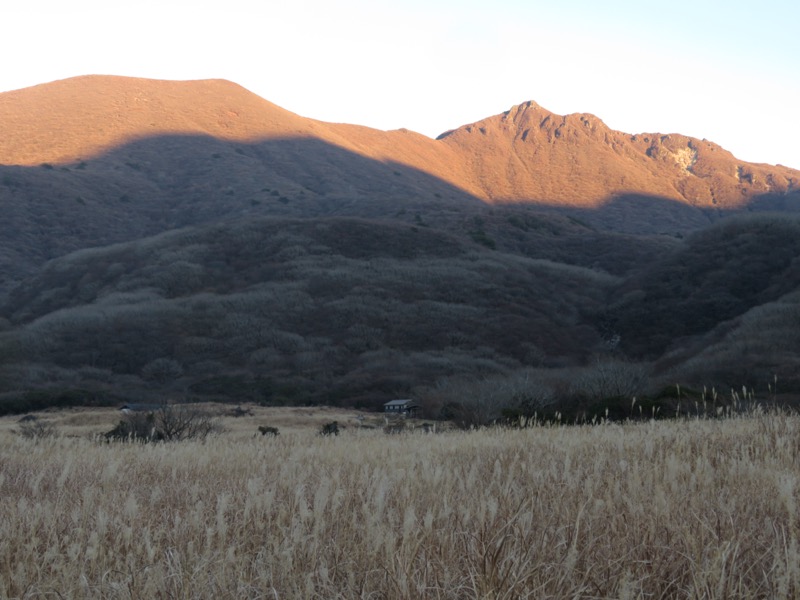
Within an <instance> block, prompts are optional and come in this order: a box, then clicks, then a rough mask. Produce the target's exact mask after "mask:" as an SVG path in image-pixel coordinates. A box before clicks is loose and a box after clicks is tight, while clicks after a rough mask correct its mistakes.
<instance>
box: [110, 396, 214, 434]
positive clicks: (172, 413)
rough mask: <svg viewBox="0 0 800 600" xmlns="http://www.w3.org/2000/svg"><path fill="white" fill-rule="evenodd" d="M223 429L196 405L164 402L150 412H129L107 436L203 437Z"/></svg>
mask: <svg viewBox="0 0 800 600" xmlns="http://www.w3.org/2000/svg"><path fill="white" fill-rule="evenodd" d="M220 430H221V426H220V424H219V422H218V421H217V420H216V419H215V418H213V417H212V416H211V414H209V413H208V412H206V411H204V410H201V409H199V408H197V407H196V406H191V405H188V404H164V405H162V406H160V407H159V408H157V409H155V410H153V411H150V412H135V413H131V414H129V415H125V417H123V418H122V419H121V420H120V422H119V423H118V424H117V426H116V427H114V429H112V430H111V431H109V432H108V433H106V436H105V437H106V439H107V440H112V441H113V440H117V441H119V440H136V441H143V442H158V441H164V442H179V441H182V440H189V439H200V440H203V439H205V438H207V437H208V436H209V435H211V434H212V433H218V432H219V431H220Z"/></svg>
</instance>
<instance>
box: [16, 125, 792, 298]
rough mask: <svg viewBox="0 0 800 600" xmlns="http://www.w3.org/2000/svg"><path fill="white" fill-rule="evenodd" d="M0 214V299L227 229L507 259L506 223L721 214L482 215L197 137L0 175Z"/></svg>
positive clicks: (676, 224)
mask: <svg viewBox="0 0 800 600" xmlns="http://www.w3.org/2000/svg"><path fill="white" fill-rule="evenodd" d="M790 196H791V197H782V198H777V197H773V196H770V197H768V198H765V199H764V201H763V203H760V202H759V199H754V202H753V206H754V207H756V208H758V207H760V206H761V205H762V204H763V206H765V207H770V208H774V207H776V206H781V207H783V209H786V210H788V209H790V208H794V209H796V206H797V205H800V202H797V201H796V198H795V196H798V194H792V195H790ZM0 205H2V206H3V209H4V214H3V216H4V218H3V219H2V220H0V295H2V294H3V293H4V292H7V291H8V289H10V287H11V286H12V285H13V284H14V282H16V281H19V280H20V279H21V278H22V277H24V276H25V275H27V274H30V273H32V272H33V270H34V269H35V268H36V267H37V266H38V265H41V264H42V263H44V262H45V261H46V260H48V259H51V258H55V257H57V256H62V255H64V254H67V253H69V252H72V251H74V250H78V249H81V248H86V247H95V246H102V245H106V244H110V243H115V242H121V241H129V240H133V239H137V238H141V237H146V236H149V235H154V234H157V233H159V232H162V231H167V230H170V229H175V228H179V227H184V226H187V225H199V224H207V223H213V222H216V221H224V220H230V219H239V218H251V217H259V216H275V217H302V218H316V217H322V216H355V217H363V218H372V219H388V220H395V221H400V222H405V223H410V224H413V225H417V226H431V227H436V228H440V229H443V230H446V231H450V232H462V233H463V232H466V234H469V235H471V236H472V237H473V239H476V240H478V241H479V242H480V243H484V244H487V245H491V244H495V246H496V247H497V248H498V249H501V250H507V251H511V252H516V251H518V250H517V249H518V248H519V247H520V246H522V247H525V246H526V243H525V242H524V241H523V242H519V236H520V232H522V233H525V234H527V232H526V231H525V229H526V227H525V226H523V227H516V226H515V225H514V224H513V223H512V225H511V227H507V226H506V225H505V224H503V223H504V222H505V221H506V220H507V218H511V219H512V220H513V217H514V216H515V215H521V216H522V217H523V221H524V219H525V218H527V217H528V216H529V215H533V217H532V218H534V219H539V220H540V221H541V220H542V219H543V218H545V217H542V216H538V217H537V216H536V215H546V214H555V215H567V216H569V217H571V218H572V219H574V220H575V221H576V223H574V224H575V225H581V226H583V228H584V229H585V230H586V231H590V230H600V231H610V232H625V233H630V234H667V235H672V236H681V235H683V234H685V233H686V232H687V231H690V230H694V229H697V228H700V227H703V226H706V225H707V224H708V223H709V222H710V221H712V220H714V219H716V218H719V217H720V216H724V214H725V213H722V212H720V211H716V212H709V211H704V210H702V209H699V208H696V207H692V206H690V205H688V204H685V203H681V202H677V201H674V200H670V199H666V198H660V197H652V196H646V195H636V194H630V195H621V196H616V197H614V198H611V199H609V200H608V201H607V202H605V203H603V204H602V205H601V206H600V207H599V208H597V209H586V208H575V207H569V206H563V205H560V204H558V203H555V202H544V201H537V202H535V203H521V202H518V201H514V202H507V203H506V202H502V201H500V202H497V203H495V204H494V205H491V206H488V205H487V204H486V203H485V202H484V201H482V200H480V199H479V198H477V197H475V196H473V195H471V194H470V193H468V192H466V191H465V190H463V189H461V188H459V187H457V186H454V185H452V184H450V183H448V182H446V181H444V180H442V179H440V178H438V177H436V176H433V175H431V174H429V173H425V172H423V171H421V170H419V169H416V168H413V167H409V166H406V165H403V164H399V163H396V162H384V161H379V160H374V159H372V158H367V157H364V156H362V155H360V154H358V153H355V152H352V151H350V150H347V149H343V148H341V147H338V146H335V145H333V144H330V143H328V142H324V141H321V140H319V139H315V138H281V139H269V140H262V141H259V142H256V143H238V142H231V141H226V140H221V139H217V138H213V137H211V136H205V135H200V136H194V135H192V136H187V135H172V136H158V137H151V138H144V139H140V140H135V141H132V142H130V143H128V144H126V145H124V146H121V147H119V148H116V149H115V150H113V151H111V152H108V153H106V154H103V155H99V156H95V157H87V158H85V159H83V160H80V161H78V162H75V163H71V164H67V165H52V164H43V165H40V166H38V167H19V166H0ZM496 214H500V215H501V218H500V219H498V218H494V217H493V216H492V215H496ZM484 216H485V218H486V219H487V220H488V221H491V222H494V223H495V229H496V230H495V231H494V235H493V236H482V234H481V228H480V226H479V227H475V226H474V224H473V223H474V220H475V218H476V217H479V218H484ZM519 223H520V221H518V222H517V225H518V224H519ZM556 228H557V227H556ZM487 233H488V232H487ZM527 246H530V244H527ZM539 246H540V245H539ZM530 252H531V250H530V248H529V249H528V250H526V251H525V253H528V255H530ZM566 262H571V261H570V260H569V259H566Z"/></svg>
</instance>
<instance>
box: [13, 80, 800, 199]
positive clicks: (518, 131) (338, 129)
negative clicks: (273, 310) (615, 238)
mask: <svg viewBox="0 0 800 600" xmlns="http://www.w3.org/2000/svg"><path fill="white" fill-rule="evenodd" d="M76 107H80V110H76ZM0 126H2V127H3V130H4V132H10V133H7V134H6V136H4V138H3V139H2V140H0V164H5V165H11V164H15V165H28V166H33V165H37V164H43V163H56V164H66V163H69V162H78V161H80V160H85V159H87V158H90V157H91V155H92V154H96V153H98V152H105V151H108V150H109V149H111V148H113V147H115V146H119V145H120V144H122V143H128V142H130V141H132V140H135V139H140V138H143V137H151V136H154V135H174V134H184V135H185V134H207V135H211V136H213V137H217V138H219V139H223V140H227V141H233V142H255V141H259V140H265V139H274V138H276V137H281V138H295V137H300V138H303V137H311V138H318V139H320V140H323V141H325V142H328V143H331V144H334V145H336V146H339V147H341V148H344V149H347V150H350V151H353V152H356V153H358V154H361V155H363V156H365V157H369V158H372V159H375V160H378V161H383V162H397V163H399V164H404V165H406V166H409V167H414V168H417V169H419V170H421V171H422V172H425V173H428V174H430V175H432V176H435V177H437V178H439V179H442V180H443V181H446V182H447V183H449V184H451V185H455V186H456V187H459V188H461V189H462V190H464V191H465V192H466V193H469V194H471V195H473V196H476V197H478V198H480V199H481V200H484V201H487V202H491V203H505V202H533V203H537V202H538V203H547V202H550V203H563V204H567V205H580V206H598V205H599V204H600V203H602V202H603V201H604V200H606V199H608V198H609V197H613V196H614V195H618V194H631V193H636V194H643V195H652V196H661V197H666V198H672V199H675V200H679V201H683V202H687V203H689V204H693V205H698V206H703V207H709V208H711V207H725V208H741V207H743V206H745V205H746V204H747V199H748V198H749V197H752V196H755V195H759V194H767V193H772V194H787V193H791V192H793V191H796V190H798V189H800V171H797V170H794V169H790V168H788V167H783V166H772V165H764V164H756V163H748V162H745V161H739V160H738V159H736V158H735V157H734V156H733V155H732V154H731V153H729V152H727V151H726V150H724V149H722V148H721V147H720V146H718V145H716V144H714V143H712V142H708V141H705V140H698V139H696V138H692V137H689V136H685V135H683V134H674V133H673V134H657V133H650V134H648V133H640V134H627V133H623V132H618V131H614V130H612V129H610V128H609V127H608V126H607V125H606V124H605V123H604V122H603V121H602V120H601V119H600V118H598V117H596V116H594V115H591V114H589V113H574V114H569V115H556V114H555V113H552V112H550V111H548V110H546V109H545V108H543V107H541V106H540V105H538V104H537V103H536V102H534V101H528V102H523V103H521V104H518V105H516V106H514V107H512V108H511V109H510V110H508V111H505V112H503V113H501V114H498V115H495V116H491V117H487V118H485V119H483V120H480V121H477V122H475V123H471V124H465V125H462V126H461V127H458V128H456V129H454V130H450V131H448V132H445V133H444V134H442V135H440V136H439V137H438V138H436V139H431V138H428V137H426V136H423V135H421V134H417V133H414V132H411V131H409V130H404V129H400V130H393V131H380V130H377V129H372V128H369V127H364V126H359V125H349V124H341V123H325V122H322V121H317V120H314V119H310V118H306V117H301V116H299V115H297V114H295V113H292V112H290V111H288V110H286V109H283V108H281V107H279V106H277V105H275V104H273V103H271V102H269V101H268V100H265V99H264V98H261V97H259V96H257V95H256V94H253V93H252V92H249V91H248V90H246V89H245V88H243V87H241V86H239V85H238V84H235V83H232V82H229V81H226V80H221V79H208V80H196V81H166V80H150V79H139V78H128V77H119V76H99V75H90V76H82V77H77V78H71V79H65V80H60V81H56V82H52V83H48V84H42V85H39V86H34V87H32V88H25V89H22V90H15V91H13V92H6V93H3V94H0Z"/></svg>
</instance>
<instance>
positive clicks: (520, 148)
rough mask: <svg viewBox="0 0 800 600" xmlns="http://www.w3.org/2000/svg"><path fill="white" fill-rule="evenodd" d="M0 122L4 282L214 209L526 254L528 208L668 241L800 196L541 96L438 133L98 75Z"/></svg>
mask: <svg viewBox="0 0 800 600" xmlns="http://www.w3.org/2000/svg"><path fill="white" fill-rule="evenodd" d="M0 130H2V131H3V136H2V137H0V205H2V206H3V210H4V219H3V221H2V222H0V293H2V292H3V291H4V290H7V289H8V288H9V286H10V285H12V284H13V282H14V281H17V280H18V279H19V278H20V277H22V276H24V275H26V274H28V273H30V272H32V269H33V268H35V267H36V266H37V265H39V264H42V262H43V261H45V260H47V259H50V258H53V257H56V256H61V255H63V254H65V253H67V252H71V251H74V250H77V249H80V248H83V247H89V246H98V245H103V244H108V243H114V242H120V241H125V240H132V239H136V238H138V237H141V236H146V235H153V234H156V233H158V232H160V231H165V230H168V229H172V228H175V227H183V226H187V225H193V224H200V223H210V222H214V221H217V220H219V219H229V218H230V219H236V218H242V217H249V216H269V215H271V216H287V217H319V216H331V215H351V216H359V217H367V218H381V219H392V220H399V221H402V222H406V223H413V224H416V225H427V226H433V227H438V228H442V229H444V230H446V231H450V232H455V233H458V232H465V233H467V234H469V235H472V236H473V238H475V239H483V241H484V242H487V243H489V240H491V241H492V243H494V244H495V245H496V247H497V248H498V249H503V250H507V251H517V250H519V249H520V248H521V247H522V250H521V251H522V252H523V253H525V254H529V255H530V252H529V250H530V244H527V243H524V242H523V243H522V244H520V243H519V242H518V241H516V238H518V237H519V234H520V232H519V229H520V228H513V227H511V228H509V227H508V226H507V223H506V221H507V220H509V219H510V220H513V219H517V217H519V214H517V213H520V211H521V215H522V218H523V221H524V219H527V218H533V219H534V220H539V221H542V220H547V219H550V218H552V217H548V216H546V215H544V214H539V213H542V212H543V211H544V212H546V213H550V214H555V215H558V214H566V215H568V216H570V217H573V218H577V219H578V220H579V221H580V222H581V223H584V224H586V226H587V227H585V229H586V231H589V230H591V229H604V230H611V231H620V232H626V233H632V234H650V233H659V234H661V233H667V234H670V235H675V234H682V233H683V232H686V231H688V230H692V229H697V228H700V227H704V226H706V225H707V224H708V223H710V222H711V221H713V220H714V219H716V218H718V216H719V215H721V214H727V213H728V212H731V211H733V210H736V209H737V207H741V206H742V203H743V202H744V199H751V198H752V200H753V202H751V204H750V205H748V208H751V207H753V208H758V209H761V208H765V209H767V208H768V209H777V210H782V211H792V210H797V208H798V206H799V205H800V202H798V197H799V196H800V192H798V189H797V187H798V185H797V181H798V179H797V172H796V171H791V170H787V169H785V168H782V167H774V168H773V167H767V166H765V165H748V164H745V163H741V162H738V161H736V160H735V159H734V158H733V157H732V156H730V154H728V153H726V152H725V151H724V150H722V149H720V148H718V147H716V146H714V145H713V144H710V143H707V142H698V141H697V140H692V139H690V138H685V137H683V136H657V135H655V134H653V135H640V136H629V135H627V134H622V133H619V132H614V131H611V130H609V129H608V128H607V127H606V126H605V125H603V124H602V122H601V121H600V120H599V119H597V118H596V117H591V116H589V115H569V116H567V117H559V116H558V115H554V114H552V113H550V112H548V111H546V110H544V109H542V108H541V107H539V106H538V105H536V104H535V103H525V104H523V105H520V106H518V107H515V108H514V109H512V110H511V111H509V112H507V113H504V114H503V115H499V116H497V117H492V118H489V119H486V120H484V121H481V122H479V123H476V124H474V125H468V126H465V127H462V128H459V129H458V130H455V131H453V132H450V133H448V134H446V135H444V136H442V138H441V139H439V140H431V139H429V138H426V137H425V136H422V135H419V134H416V133H413V132H409V131H405V130H399V131H390V132H384V131H377V130H374V129H370V128H367V127H359V126H354V125H342V124H331V123H323V122H320V121H315V120H312V119H307V118H304V117H300V116H298V115H296V114H293V113H291V112H289V111H287V110H284V109H282V108H280V107H278V106H275V105H274V104H271V103H270V102H268V101H266V100H264V99H262V98H259V97H258V96H256V95H254V94H252V93H250V92H248V91H247V90H245V89H244V88H242V87H240V86H238V85H236V84H233V83H230V82H227V81H222V80H208V81H191V82H175V81H153V80H144V79H134V78H126V77H108V76H87V77H78V78H74V79H68V80H64V81H57V82H53V83H49V84H44V85H41V86H36V87H33V88H27V89H24V90H18V91H15V92H7V93H4V94H0ZM761 192H769V194H768V195H765V196H759V197H758V198H756V195H757V194H759V193H761ZM756 200H758V201H756ZM486 202H491V203H493V205H494V207H495V208H494V210H495V211H497V210H507V207H508V206H509V203H511V204H513V205H514V207H515V211H516V212H514V211H512V212H509V213H508V214H506V215H505V216H503V217H500V218H497V217H493V216H492V213H491V211H488V212H487V205H486ZM475 219H483V220H485V221H487V222H488V223H489V224H490V225H489V226H490V227H493V228H494V230H493V232H489V231H486V228H485V227H482V226H475V225H474V222H475ZM519 222H520V221H517V223H519ZM554 227H555V228H556V229H557V228H559V227H561V225H559V224H558V223H556V224H555V225H554ZM482 232H483V233H486V234H487V235H483V234H482ZM489 233H492V235H491V236H490V235H488V234H489ZM507 241H508V242H509V243H508V244H506V242H507ZM526 247H527V248H528V250H525V248H526ZM567 261H568V262H573V261H569V260H568V259H567ZM578 263H579V264H582V263H580V261H578Z"/></svg>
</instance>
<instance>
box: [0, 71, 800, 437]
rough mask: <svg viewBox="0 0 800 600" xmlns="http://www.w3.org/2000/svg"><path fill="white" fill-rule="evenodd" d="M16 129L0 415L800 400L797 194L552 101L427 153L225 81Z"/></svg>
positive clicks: (770, 170) (476, 412) (20, 105)
mask: <svg viewBox="0 0 800 600" xmlns="http://www.w3.org/2000/svg"><path fill="white" fill-rule="evenodd" d="M0 127H1V128H2V131H3V136H2V138H0V205H2V207H3V215H4V218H3V219H2V221H0V413H3V414H9V413H21V412H25V411H28V410H35V409H41V408H46V407H49V406H67V405H117V404H121V403H123V402H153V401H161V400H164V399H170V400H190V401H222V402H234V403H247V402H253V403H258V404H262V405H265V406H275V405H331V406H353V407H358V408H362V409H370V410H372V409H380V408H381V407H382V405H383V403H384V402H385V401H387V400H390V399H394V398H404V397H411V398H415V399H416V400H417V401H418V402H419V403H420V404H421V406H422V407H423V410H424V413H425V415H426V416H427V417H429V418H437V417H444V418H448V419H452V420H455V421H459V422H461V423H463V424H465V425H471V424H481V423H486V422H489V421H491V420H494V419H497V418H500V417H503V416H506V417H509V416H512V417H513V416H516V415H530V414H534V413H535V414H537V415H547V414H555V413H556V412H558V413H560V414H562V415H566V416H567V417H569V418H587V419H591V418H592V415H595V414H599V413H602V412H604V411H606V410H608V411H609V415H610V416H611V417H615V418H624V417H626V416H629V415H630V407H631V399H632V398H633V397H634V396H635V397H636V398H637V399H638V403H639V406H642V407H644V409H645V410H647V411H651V414H656V412H659V414H662V415H664V416H669V415H671V414H674V412H675V409H676V406H677V404H678V403H679V402H681V401H683V402H684V403H688V404H690V405H694V403H695V402H702V401H704V400H705V401H711V400H715V401H716V399H717V398H719V402H728V401H730V400H731V394H730V390H731V389H735V390H742V388H743V387H744V388H746V389H748V390H758V391H759V393H760V395H761V396H767V397H770V398H772V399H774V400H776V401H783V402H788V403H794V402H795V399H796V397H797V396H798V394H800V376H798V375H797V373H798V358H799V357H800V353H799V352H798V351H799V350H800V327H798V323H800V304H798V302H800V216H799V215H798V209H800V171H797V170H794V169H790V168H788V167H783V166H771V165H764V164H752V163H746V162H743V161H739V160H737V159H736V158H735V157H734V156H732V155H731V154H730V153H729V152H727V151H726V150H724V149H723V148H721V147H719V146H717V145H716V144H714V143H713V142H710V141H707V140H698V139H694V138H691V137H687V136H685V135H681V134H677V133H636V134H628V133H622V132H618V131H613V130H611V129H609V128H608V127H607V126H606V125H605V124H604V123H603V122H602V121H601V120H600V118H598V117H596V116H594V115H590V114H575V115H566V116H560V115H556V114H553V113H551V112H549V111H547V110H546V109H545V108H543V107H541V106H539V105H537V104H536V103H534V102H524V103H522V104H520V105H517V106H514V107H512V108H511V109H510V110H508V111H506V112H503V113H500V114H498V115H496V116H492V117H488V118H486V119H484V120H482V121H479V122H476V123H472V124H467V125H464V126H462V127H459V128H457V129H455V130H452V131H448V132H446V133H443V134H442V135H441V136H439V137H438V138H437V139H435V140H434V139H430V138H427V137H425V136H423V135H420V134H417V133H414V132H411V131H407V130H397V131H388V132H387V131H377V130H374V129H370V128H367V127H361V126H355V125H346V124H333V123H324V122H321V121H316V120H313V119H309V118H305V117H301V116H299V115H296V114H293V113H291V112H289V111H287V110H285V109H283V108H280V107H278V106H276V105H274V104H272V103H270V102H268V101H267V100H264V99H262V98H260V97H258V96H256V95H254V94H252V93H250V92H249V91H247V90H245V89H244V88H242V87H240V86H238V85H236V84H233V83H231V82H227V81H221V80H208V81H189V82H175V81H153V80H142V79H133V78H125V77H111V76H87V77H79V78H74V79H68V80H63V81H58V82H53V83H48V84H44V85H41V86H36V87H33V88H27V89H23V90H18V91H14V92H7V93H4V94H0ZM678 384H679V385H680V388H678V387H677V386H678ZM704 387H705V389H706V393H705V395H703V394H702V392H703V389H704ZM712 389H713V390H714V393H713V394H712V392H711V390H712ZM718 390H719V391H720V394H719V396H717V395H716V392H717V391H718ZM738 393H740V392H738ZM745 395H746V392H745Z"/></svg>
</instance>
